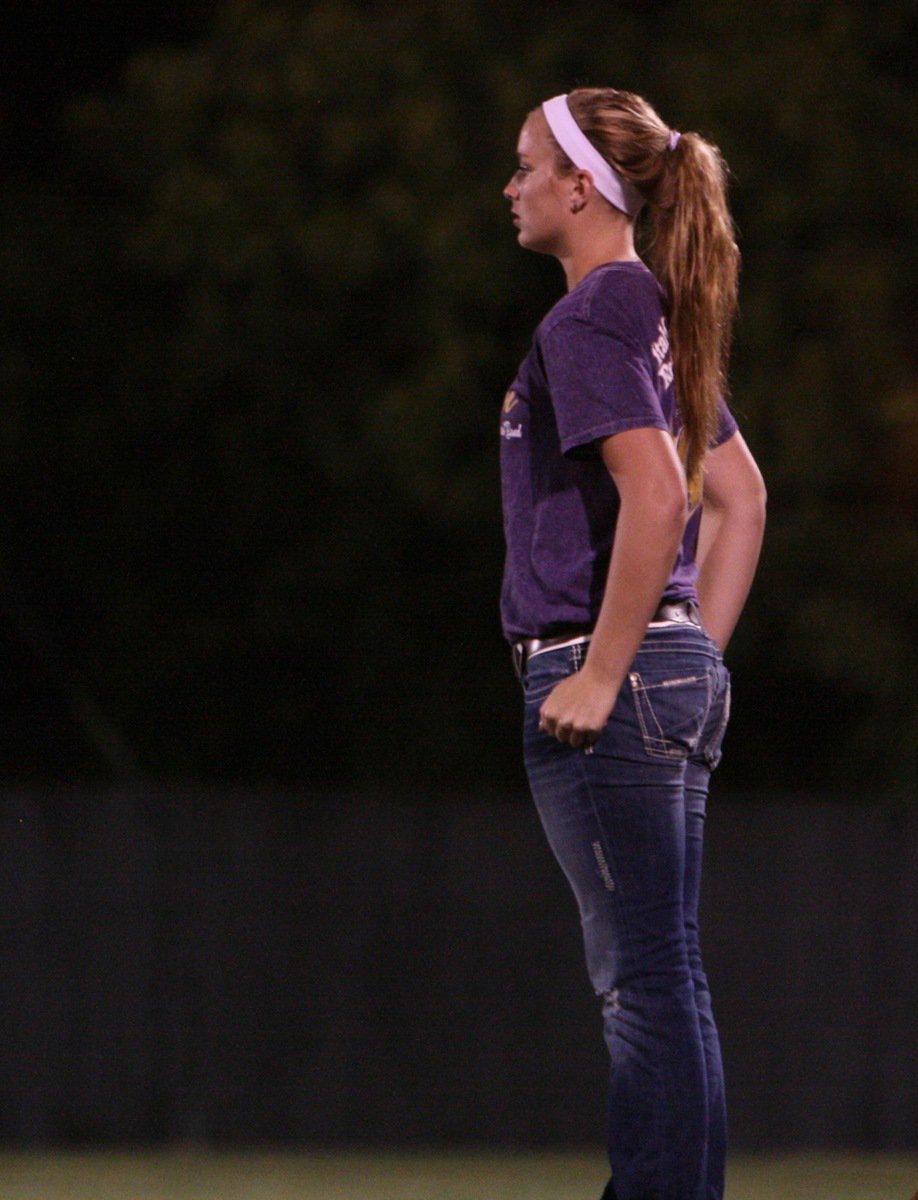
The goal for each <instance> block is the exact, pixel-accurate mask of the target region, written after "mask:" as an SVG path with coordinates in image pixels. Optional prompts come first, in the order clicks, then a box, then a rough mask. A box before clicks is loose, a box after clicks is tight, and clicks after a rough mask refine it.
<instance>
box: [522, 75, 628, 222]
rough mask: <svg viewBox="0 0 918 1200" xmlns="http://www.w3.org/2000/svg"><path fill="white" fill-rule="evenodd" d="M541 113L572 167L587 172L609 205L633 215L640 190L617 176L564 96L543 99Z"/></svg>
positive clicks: (616, 172)
mask: <svg viewBox="0 0 918 1200" xmlns="http://www.w3.org/2000/svg"><path fill="white" fill-rule="evenodd" d="M542 112H543V113H544V114H545V120H546V121H547V122H548V128H549V129H550V130H551V131H552V133H553V134H554V138H555V141H556V142H557V143H558V145H559V146H560V147H561V149H562V150H563V151H564V153H565V154H566V155H567V157H568V158H569V159H570V160H571V162H572V163H573V164H574V166H575V167H577V169H578V170H580V171H589V172H590V174H591V175H592V176H593V186H594V187H595V188H596V190H597V192H599V194H600V195H601V196H605V198H606V199H607V200H608V201H609V203H610V204H614V205H615V207H616V208H618V209H620V210H621V211H622V212H623V213H627V215H628V216H629V217H633V216H634V214H635V213H636V212H637V211H638V209H639V208H640V207H641V205H642V204H643V203H644V201H643V199H642V198H641V195H640V193H639V192H638V190H637V188H635V187H633V186H632V185H631V184H630V183H629V182H628V180H627V179H624V178H623V177H622V176H621V175H619V173H618V171H616V170H614V168H612V167H610V166H609V164H608V163H607V162H606V160H605V159H604V158H603V156H602V155H601V154H600V153H599V151H598V150H597V149H596V147H595V146H594V145H593V143H592V142H591V141H590V139H589V138H588V137H587V136H586V134H585V133H584V132H583V130H582V129H581V128H580V126H579V125H578V124H577V122H576V121H575V120H574V118H573V116H572V115H571V110H570V109H569V108H568V106H567V96H566V95H563V96H555V97H554V98H553V99H551V100H546V101H545V103H544V104H543V105H542Z"/></svg>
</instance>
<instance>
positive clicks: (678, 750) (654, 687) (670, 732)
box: [628, 669, 713, 759]
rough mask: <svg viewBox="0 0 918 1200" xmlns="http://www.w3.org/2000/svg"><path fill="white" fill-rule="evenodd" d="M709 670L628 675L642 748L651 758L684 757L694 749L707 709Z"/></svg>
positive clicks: (709, 702) (711, 675) (709, 692)
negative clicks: (642, 743)
mask: <svg viewBox="0 0 918 1200" xmlns="http://www.w3.org/2000/svg"><path fill="white" fill-rule="evenodd" d="M712 678H713V671H711V670H709V669H705V670H701V671H698V670H695V671H691V672H686V673H685V674H683V675H674V676H667V677H665V678H659V677H653V676H648V675H647V674H643V675H642V674H641V673H639V672H638V671H632V672H631V673H630V674H629V676H628V681H629V683H630V685H631V693H632V695H633V697H634V707H635V710H636V712H637V719H638V723H639V725H640V727H641V738H642V739H643V742H644V749H645V751H646V752H647V754H649V755H650V756H651V757H652V758H667V759H674V758H675V759H680V758H687V757H688V756H689V755H690V754H691V753H692V752H693V751H694V750H695V749H696V747H697V746H698V741H699V739H700V738H701V734H702V731H703V730H704V726H705V721H706V720H707V715H708V709H709V708H710V707H711V689H712Z"/></svg>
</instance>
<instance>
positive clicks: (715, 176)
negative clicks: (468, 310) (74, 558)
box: [500, 88, 764, 1200]
mask: <svg viewBox="0 0 918 1200" xmlns="http://www.w3.org/2000/svg"><path fill="white" fill-rule="evenodd" d="M518 155H519V168H518V170H517V171H516V172H515V173H514V175H513V177H512V179H511V180H510V182H509V183H508V184H507V186H506V188H505V189H504V196H505V197H506V198H507V199H508V200H509V201H510V205H511V211H512V215H513V220H514V223H515V225H516V226H517V229H518V231H519V232H518V240H519V244H520V245H521V246H523V247H525V248H526V249H528V250H535V251H539V252H540V253H543V254H550V255H553V256H554V257H555V258H557V259H558V261H559V262H560V263H561V265H562V267H563V268H564V273H565V277H566V280H567V294H566V295H565V296H564V297H563V298H562V299H561V300H559V301H558V303H557V304H556V305H555V306H554V307H553V308H552V309H551V311H550V312H549V313H548V314H547V316H546V317H545V318H544V319H543V321H542V322H541V324H540V325H539V327H538V329H537V330H536V334H535V338H534V340H533V345H532V349H531V350H530V352H529V354H528V355H527V357H526V359H525V360H524V362H523V363H522V365H521V367H520V369H519V372H518V374H517V377H516V379H515V380H514V382H513V384H512V386H511V388H510V390H509V391H508V392H507V395H506V397H505V399H504V404H503V412H502V414H501V425H500V432H501V437H502V442H501V469H502V487H503V502H504V526H505V533H506V539H507V560H506V570H505V576H504V584H503V591H502V602H501V606H502V617H503V624H504V630H505V634H506V636H507V638H508V640H509V641H510V642H511V644H512V646H513V650H514V659H515V663H516V667H517V671H518V673H519V675H520V679H521V681H522V683H523V687H524V691H525V702H526V719H525V757H526V769H527V773H528V776H529V781H530V786H531V789H532V793H533V797H534V799H535V803H536V806H537V808H538V811H539V815H540V817H541V820H542V823H543V826H544V828H545V832H546V834H547V836H548V840H549V842H550V844H551V847H552V849H553V851H554V853H555V855H556V856H557V858H558V861H559V863H560V864H561V866H562V868H563V870H564V872H565V874H566V875H567V877H568V879H569V881H570V883H571V886H572V887H573V890H574V893H575V895H576V898H577V902H578V905H579V908H580V915H581V921H582V926H583V935H584V941H585V946H586V957H587V966H588V970H589V974H590V978H591V980H592V983H593V986H594V988H595V989H596V992H597V995H598V996H600V997H601V998H602V1002H603V1021H604V1033H605V1039H606V1042H607V1044H608V1048H609V1052H610V1055H611V1059H612V1067H611V1073H610V1087H609V1109H608V1148H609V1159H610V1163H611V1168H612V1179H611V1181H610V1183H609V1185H608V1187H607V1188H606V1192H605V1197H604V1200H613V1198H614V1200H651V1198H653V1200H715V1198H719V1197H721V1196H722V1195H723V1180H724V1159H725V1153H726V1116H725V1107H724V1089H723V1075H722V1069H721V1058H720V1048H719V1044H718V1038H717V1029H716V1026H715V1024H714V1018H713V1015H712V1010H711V1002H710V994H709V991H708V984H707V981H706V979H705V975H704V970H703V968H702V963H701V955H700V950H699V941H698V895H699V886H700V877H701V857H702V839H703V825H704V812H705V800H706V796H707V789H708V781H709V778H710V774H711V771H712V770H713V768H714V767H715V766H716V765H717V762H718V760H719V758H720V746H721V741H722V739H723V734H724V729H725V726H726V722H727V717H728V710H729V677H728V673H727V671H726V669H725V667H724V665H723V659H722V657H721V655H722V651H723V650H724V648H725V647H726V645H727V642H728V640H729V638H730V634H731V633H732V631H733V628H734V625H735V624H736V621H737V619H738V617H739V615H740V611H741V609H742V607H743V604H744V602H745V599H746V595H747V593H748V591H749V587H750V585H751V582H752V578H753V574H754V571H755V566H756V562H757V560H758V554H759V547H760V544H761V538H762V529H763V525H764V488H763V484H762V479H761V476H760V474H759V472H758V469H757V468H756V465H755V463H754V461H753V459H752V457H751V455H750V453H749V451H748V449H747V447H746V445H745V443H744V441H743V439H742V437H741V435H740V434H739V432H738V431H737V427H736V423H735V421H734V420H733V417H732V416H731V414H730V412H729V410H728V409H727V407H726V404H725V403H724V400H723V396H724V395H725V394H726V367H727V360H728V355H729V344H730V331H731V326H732V321H733V317H734V311H735V307H736V286H737V274H738V267H739V255H738V251H737V248H736V245H735V242H734V237H733V227H732V223H731V220H730V216H729V212H728V209H727V202H726V186H725V184H726V169H725V166H724V164H723V161H722V160H721V158H720V155H719V153H718V151H717V150H716V149H715V147H713V146H711V145H710V144H708V143H707V142H706V141H704V140H703V139H702V138H701V137H699V136H698V135H697V134H693V133H686V134H682V135H680V134H678V133H676V132H675V131H672V130H670V129H669V128H668V127H667V126H666V125H665V124H664V123H663V122H662V121H661V120H660V118H659V117H658V116H657V114H656V113H655V112H654V111H653V109H652V108H651V107H650V105H649V104H647V103H646V101H644V100H642V99H641V98H640V97H638V96H635V95H633V94H630V93H628V92H620V91H615V90H613V89H610V88H582V89H578V90H577V91H574V92H571V93H570V95H567V96H556V97H555V98H554V99H553V100H549V101H546V102H545V103H544V104H543V105H541V106H540V107H539V108H537V109H535V110H534V111H533V112H532V113H530V115H529V117H528V118H527V120H526V122H525V124H524V125H523V128H522V131H521V134H520V138H519V145H518ZM641 210H643V212H644V216H643V217H642V219H643V220H645V221H646V222H647V223H648V225H649V229H648V231H647V232H648V234H649V238H648V243H649V246H650V250H649V252H648V255H647V259H648V262H647V265H645V263H644V262H643V261H642V260H641V259H640V258H639V257H638V255H637V254H636V252H635V243H634V225H635V218H636V217H637V215H638V213H639V212H640V211H641Z"/></svg>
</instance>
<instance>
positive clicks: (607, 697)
mask: <svg viewBox="0 0 918 1200" xmlns="http://www.w3.org/2000/svg"><path fill="white" fill-rule="evenodd" d="M617 697H618V685H616V684H614V683H612V682H610V681H609V680H608V679H603V678H597V676H596V675H594V673H593V672H592V671H591V670H590V667H589V663H584V665H583V667H582V669H581V670H579V671H577V672H576V674H574V675H569V676H568V677H567V678H566V679H562V680H561V682H560V683H559V684H558V685H557V686H556V687H554V688H553V689H552V690H551V691H550V692H549V693H548V695H547V696H546V697H545V700H544V701H543V702H542V707H541V708H540V709H539V728H540V729H542V730H544V731H545V733H549V734H551V736H552V737H556V738H557V739H558V741H559V742H565V743H566V744H567V745H569V746H574V747H575V748H577V749H579V748H580V747H581V746H582V747H584V748H585V749H589V748H590V747H592V745H593V743H594V742H595V741H597V739H598V738H599V735H600V734H601V733H602V731H603V729H604V728H605V725H606V722H607V721H608V719H609V717H610V716H611V714H612V709H613V708H614V707H615V701H616V699H617Z"/></svg>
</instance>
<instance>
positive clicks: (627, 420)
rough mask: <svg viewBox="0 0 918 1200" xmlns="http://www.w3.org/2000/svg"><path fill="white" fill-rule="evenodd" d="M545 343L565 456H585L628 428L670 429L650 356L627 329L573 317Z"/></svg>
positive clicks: (547, 370)
mask: <svg viewBox="0 0 918 1200" xmlns="http://www.w3.org/2000/svg"><path fill="white" fill-rule="evenodd" d="M540 341H541V345H540V349H541V354H542V365H543V368H544V371H545V376H546V379H547V382H548V390H549V392H550V394H551V399H552V404H553V406H554V411H555V420H556V422H557V425H558V437H559V440H560V443H561V450H562V452H563V453H564V454H567V455H570V456H571V457H583V456H584V454H587V453H590V452H591V450H592V444H593V443H594V442H595V441H596V440H597V439H599V438H606V437H611V436H612V435H613V434H615V433H621V432H623V431H624V430H626V429H640V428H652V429H665V430H668V429H669V425H668V423H667V421H666V419H665V417H664V415H663V409H662V407H661V405H660V400H659V397H658V396H657V392H656V389H655V387H654V381H653V377H652V375H651V367H650V363H649V362H648V355H647V353H646V351H642V350H641V349H639V348H638V347H637V346H636V345H634V344H633V343H632V342H631V341H630V340H629V339H628V338H627V335H626V334H625V332H623V331H621V330H620V329H608V328H603V327H600V326H598V325H596V324H593V323H592V322H591V321H588V320H584V319H582V318H579V317H568V318H565V319H564V320H562V321H559V322H557V324H556V325H554V326H553V327H552V328H551V329H550V330H549V331H548V332H547V333H546V334H544V335H543V336H542V338H541V339H540Z"/></svg>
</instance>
